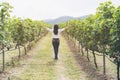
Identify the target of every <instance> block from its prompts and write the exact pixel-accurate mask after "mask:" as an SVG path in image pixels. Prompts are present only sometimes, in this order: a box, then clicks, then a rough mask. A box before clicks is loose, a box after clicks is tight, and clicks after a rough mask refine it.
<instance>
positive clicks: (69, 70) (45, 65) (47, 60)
mask: <svg viewBox="0 0 120 80" xmlns="http://www.w3.org/2000/svg"><path fill="white" fill-rule="evenodd" d="M74 56H75V55H73V53H72V52H71V51H70V49H69V46H68V45H67V42H66V40H65V39H64V38H63V37H61V42H60V48H59V59H58V60H54V54H53V48H52V45H51V35H50V34H48V35H46V36H45V37H44V38H42V39H41V40H40V41H39V42H38V43H37V44H36V46H35V47H34V48H33V49H32V50H31V51H30V52H29V53H28V55H27V56H26V57H25V58H26V59H24V60H22V61H20V66H18V67H15V68H13V69H11V70H10V71H9V72H8V75H7V77H6V76H4V77H3V78H2V79H0V80H7V78H8V77H10V80H95V79H89V76H88V75H87V74H86V73H85V71H84V70H82V69H83V68H81V67H80V65H79V64H78V63H77V61H76V59H75V57H74Z"/></svg>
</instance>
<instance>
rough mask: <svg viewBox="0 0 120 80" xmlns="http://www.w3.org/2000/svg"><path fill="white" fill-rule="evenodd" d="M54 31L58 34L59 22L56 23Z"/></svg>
mask: <svg viewBox="0 0 120 80" xmlns="http://www.w3.org/2000/svg"><path fill="white" fill-rule="evenodd" d="M53 33H54V34H55V35H57V34H58V25H57V24H55V25H54V30H53Z"/></svg>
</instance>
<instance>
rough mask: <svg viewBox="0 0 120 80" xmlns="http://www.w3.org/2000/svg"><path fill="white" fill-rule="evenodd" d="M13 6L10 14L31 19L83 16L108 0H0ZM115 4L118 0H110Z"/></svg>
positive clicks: (118, 3)
mask: <svg viewBox="0 0 120 80" xmlns="http://www.w3.org/2000/svg"><path fill="white" fill-rule="evenodd" d="M1 1H7V2H9V3H10V5H12V6H13V7H14V9H13V12H12V15H15V16H17V17H22V18H31V19H38V20H43V19H53V18H57V17H60V16H73V17H78V16H84V15H88V14H91V13H92V14H93V13H95V11H96V8H97V7H98V6H99V3H101V2H105V1H108V0H0V2H1ZM111 1H112V2H113V4H114V5H115V6H118V5H120V0H111Z"/></svg>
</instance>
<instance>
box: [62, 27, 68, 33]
mask: <svg viewBox="0 0 120 80" xmlns="http://www.w3.org/2000/svg"><path fill="white" fill-rule="evenodd" d="M68 27H69V26H68ZM68 27H65V28H62V29H60V32H62V31H64V30H65V29H67V28H68Z"/></svg>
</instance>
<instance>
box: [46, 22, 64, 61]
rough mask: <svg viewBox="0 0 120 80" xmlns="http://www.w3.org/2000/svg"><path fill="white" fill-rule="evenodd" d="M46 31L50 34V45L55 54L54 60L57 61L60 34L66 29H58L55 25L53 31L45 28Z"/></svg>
mask: <svg viewBox="0 0 120 80" xmlns="http://www.w3.org/2000/svg"><path fill="white" fill-rule="evenodd" d="M46 29H47V30H48V31H50V32H52V38H53V39H52V45H53V48H54V53H55V59H56V60H57V59H58V50H59V44H60V39H59V37H60V33H61V32H62V31H64V30H65V29H66V28H62V29H59V28H58V25H57V24H55V25H54V27H53V29H50V28H46Z"/></svg>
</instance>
